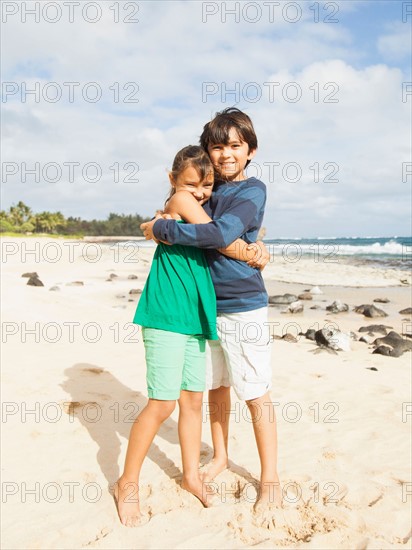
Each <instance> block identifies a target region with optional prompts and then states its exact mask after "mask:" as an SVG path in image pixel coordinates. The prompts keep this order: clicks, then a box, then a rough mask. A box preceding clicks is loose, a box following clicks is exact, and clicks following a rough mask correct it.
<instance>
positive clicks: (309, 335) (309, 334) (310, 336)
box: [304, 328, 316, 341]
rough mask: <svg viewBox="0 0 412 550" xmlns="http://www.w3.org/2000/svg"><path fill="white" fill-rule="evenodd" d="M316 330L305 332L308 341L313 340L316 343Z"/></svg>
mask: <svg viewBox="0 0 412 550" xmlns="http://www.w3.org/2000/svg"><path fill="white" fill-rule="evenodd" d="M315 332H316V331H315V329H314V328H308V330H307V331H306V332H305V334H304V336H305V338H307V339H308V340H313V341H315Z"/></svg>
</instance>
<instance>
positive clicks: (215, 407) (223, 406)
mask: <svg viewBox="0 0 412 550" xmlns="http://www.w3.org/2000/svg"><path fill="white" fill-rule="evenodd" d="M229 411H230V387H228V388H227V387H225V386H221V387H220V388H217V389H215V390H209V415H210V429H211V432H212V441H213V460H212V462H211V463H210V464H209V465H208V468H207V470H206V472H205V473H204V474H203V480H204V481H211V480H213V479H214V478H215V477H216V476H217V475H218V474H220V472H223V470H225V469H226V468H227V464H228V438H229V418H230V414H229Z"/></svg>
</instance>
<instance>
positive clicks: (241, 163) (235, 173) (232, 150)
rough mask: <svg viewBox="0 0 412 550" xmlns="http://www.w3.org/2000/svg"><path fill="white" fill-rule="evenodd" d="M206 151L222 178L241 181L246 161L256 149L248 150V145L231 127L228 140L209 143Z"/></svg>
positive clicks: (252, 155) (253, 154)
mask: <svg viewBox="0 0 412 550" xmlns="http://www.w3.org/2000/svg"><path fill="white" fill-rule="evenodd" d="M208 153H209V157H210V160H211V161H212V164H213V167H214V168H215V170H216V172H217V173H218V174H219V175H220V176H221V177H222V178H223V179H224V180H229V181H242V180H244V179H246V176H245V174H244V169H245V166H246V163H247V161H248V160H251V159H252V158H253V157H254V156H255V153H256V149H252V150H249V145H248V144H247V143H246V142H245V141H242V140H241V139H240V137H239V135H238V133H237V132H236V130H235V129H234V128H231V129H230V131H229V139H228V142H227V143H226V144H225V143H214V144H213V145H209V147H208Z"/></svg>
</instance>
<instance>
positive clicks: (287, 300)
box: [269, 294, 298, 305]
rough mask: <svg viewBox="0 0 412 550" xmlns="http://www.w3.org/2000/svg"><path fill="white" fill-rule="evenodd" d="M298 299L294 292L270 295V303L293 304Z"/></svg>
mask: <svg viewBox="0 0 412 550" xmlns="http://www.w3.org/2000/svg"><path fill="white" fill-rule="evenodd" d="M297 299H298V297H297V296H295V295H294V294H279V295H276V296H269V304H281V305H283V304H291V303H292V302H296V300H297Z"/></svg>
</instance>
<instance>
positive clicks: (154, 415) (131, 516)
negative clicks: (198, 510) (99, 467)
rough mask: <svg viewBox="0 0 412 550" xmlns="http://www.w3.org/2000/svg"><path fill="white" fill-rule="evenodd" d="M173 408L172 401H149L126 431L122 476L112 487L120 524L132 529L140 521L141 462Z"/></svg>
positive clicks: (174, 402) (174, 404)
mask: <svg viewBox="0 0 412 550" xmlns="http://www.w3.org/2000/svg"><path fill="white" fill-rule="evenodd" d="M175 406H176V401H159V400H157V399H149V402H148V404H147V405H146V407H145V408H144V409H143V411H142V412H141V413H140V414H139V416H138V417H137V418H136V420H135V422H134V424H133V426H132V429H131V431H130V438H129V444H128V446H127V453H126V460H125V465H124V471H123V474H122V475H121V476H120V478H119V479H118V481H117V482H116V484H115V489H114V490H115V498H116V500H117V507H118V512H119V518H120V521H121V522H122V523H123V525H126V526H128V527H135V526H136V525H138V524H139V520H140V518H141V513H140V506H139V496H138V495H139V476H140V470H141V467H142V464H143V460H144V458H145V456H146V454H147V452H148V450H149V447H150V445H151V444H152V441H153V439H154V436H155V435H156V433H157V432H158V430H159V428H160V425H161V424H162V422H163V421H164V420H166V419H167V418H168V417H169V416H170V415H171V413H172V412H173V409H174V408H175Z"/></svg>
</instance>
